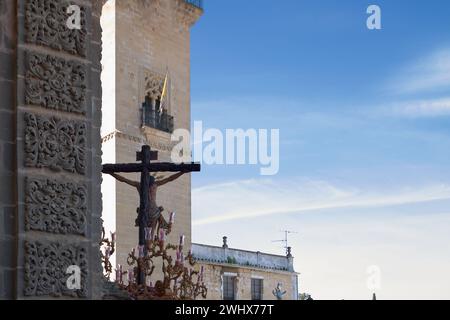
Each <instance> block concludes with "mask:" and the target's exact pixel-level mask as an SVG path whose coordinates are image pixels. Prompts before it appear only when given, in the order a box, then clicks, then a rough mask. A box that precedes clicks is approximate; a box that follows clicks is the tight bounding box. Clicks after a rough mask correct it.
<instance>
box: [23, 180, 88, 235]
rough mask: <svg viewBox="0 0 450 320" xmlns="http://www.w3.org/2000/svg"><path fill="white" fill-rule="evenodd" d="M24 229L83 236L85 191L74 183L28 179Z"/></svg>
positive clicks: (80, 185) (84, 231) (81, 186)
mask: <svg viewBox="0 0 450 320" xmlns="http://www.w3.org/2000/svg"><path fill="white" fill-rule="evenodd" d="M25 185H26V187H25V229H26V230H27V231H29V230H35V231H44V232H50V233H59V234H76V235H85V233H86V211H87V197H88V196H87V187H86V185H84V184H77V183H74V182H61V181H56V180H52V179H35V178H28V179H27V180H26V184H25Z"/></svg>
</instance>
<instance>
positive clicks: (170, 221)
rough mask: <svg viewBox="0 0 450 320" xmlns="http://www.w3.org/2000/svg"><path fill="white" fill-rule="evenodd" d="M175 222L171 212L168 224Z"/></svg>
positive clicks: (173, 214)
mask: <svg viewBox="0 0 450 320" xmlns="http://www.w3.org/2000/svg"><path fill="white" fill-rule="evenodd" d="M174 222H175V212H172V213H171V214H170V220H169V223H172V224H173V223H174Z"/></svg>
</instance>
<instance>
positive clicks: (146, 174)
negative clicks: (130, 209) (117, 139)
mask: <svg viewBox="0 0 450 320" xmlns="http://www.w3.org/2000/svg"><path fill="white" fill-rule="evenodd" d="M155 160H158V152H157V151H152V150H151V148H150V147H149V146H146V145H144V146H142V150H141V152H136V161H140V163H124V164H104V165H103V169H102V172H103V173H105V174H111V175H112V176H113V177H115V178H116V179H118V180H119V181H121V182H125V183H127V184H129V185H131V186H134V187H136V188H137V189H138V191H139V198H140V203H139V212H138V218H137V220H136V225H137V226H138V227H139V246H143V247H144V248H145V243H146V231H145V230H146V228H151V229H152V234H154V231H155V229H156V227H158V229H159V228H161V227H162V228H166V227H167V226H166V225H165V221H164V218H163V217H162V210H163V208H162V207H159V208H158V207H157V206H156V201H155V197H156V189H157V186H158V185H164V184H166V183H168V182H171V181H174V180H175V179H177V178H178V177H180V176H181V175H183V174H185V173H188V172H200V164H199V163H190V164H185V163H182V164H175V163H170V162H153V163H152V161H155ZM131 172H135V173H136V172H140V173H141V179H140V182H135V181H131V180H128V179H126V178H124V177H122V176H119V175H118V173H131ZM151 172H177V174H175V175H173V176H171V177H169V178H166V179H163V180H159V181H157V180H155V178H154V177H153V176H151V175H150V173H151ZM144 254H145V255H146V254H147V250H146V249H145V250H144ZM137 281H138V284H140V285H141V284H145V283H144V282H145V274H144V272H143V270H138V276H137Z"/></svg>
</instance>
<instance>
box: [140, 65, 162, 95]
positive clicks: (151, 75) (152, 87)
mask: <svg viewBox="0 0 450 320" xmlns="http://www.w3.org/2000/svg"><path fill="white" fill-rule="evenodd" d="M142 73H143V74H142V79H141V97H140V101H141V102H143V101H144V100H145V97H146V96H149V97H150V98H152V99H153V100H158V99H160V98H161V95H162V92H163V88H164V80H165V76H163V75H161V74H158V73H155V72H153V71H150V70H147V69H144V70H143V72H142Z"/></svg>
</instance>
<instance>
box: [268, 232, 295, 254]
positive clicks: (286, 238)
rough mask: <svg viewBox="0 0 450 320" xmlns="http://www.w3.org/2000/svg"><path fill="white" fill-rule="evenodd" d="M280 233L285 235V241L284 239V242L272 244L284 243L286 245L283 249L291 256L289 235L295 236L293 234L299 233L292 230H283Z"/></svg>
mask: <svg viewBox="0 0 450 320" xmlns="http://www.w3.org/2000/svg"><path fill="white" fill-rule="evenodd" d="M280 232H283V233H284V239H282V240H273V241H272V242H282V243H284V246H283V248H284V249H286V254H289V250H288V248H289V235H290V234H293V233H298V232H295V231H290V230H282V231H280Z"/></svg>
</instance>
